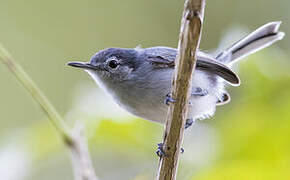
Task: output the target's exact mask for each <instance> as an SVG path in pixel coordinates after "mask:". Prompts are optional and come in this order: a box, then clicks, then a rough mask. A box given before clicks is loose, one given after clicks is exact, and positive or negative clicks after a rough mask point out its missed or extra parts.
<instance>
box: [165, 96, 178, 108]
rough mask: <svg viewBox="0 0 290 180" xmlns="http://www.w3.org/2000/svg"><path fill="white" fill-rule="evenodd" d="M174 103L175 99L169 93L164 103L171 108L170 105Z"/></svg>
mask: <svg viewBox="0 0 290 180" xmlns="http://www.w3.org/2000/svg"><path fill="white" fill-rule="evenodd" d="M174 102H176V100H174V99H173V98H172V97H171V95H170V93H168V94H167V95H166V98H165V100H164V103H165V104H166V105H167V106H169V105H170V104H169V103H174Z"/></svg>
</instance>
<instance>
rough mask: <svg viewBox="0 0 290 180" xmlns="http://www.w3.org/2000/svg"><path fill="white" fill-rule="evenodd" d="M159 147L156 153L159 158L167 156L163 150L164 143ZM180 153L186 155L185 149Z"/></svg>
mask: <svg viewBox="0 0 290 180" xmlns="http://www.w3.org/2000/svg"><path fill="white" fill-rule="evenodd" d="M157 145H158V148H157V151H156V154H157V156H159V157H165V156H167V155H166V153H165V151H164V149H163V148H164V144H163V143H159V144H157ZM180 152H181V154H182V153H184V149H183V148H181V149H180Z"/></svg>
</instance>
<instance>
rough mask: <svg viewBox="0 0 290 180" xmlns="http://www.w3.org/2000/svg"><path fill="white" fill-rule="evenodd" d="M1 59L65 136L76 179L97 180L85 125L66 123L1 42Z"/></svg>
mask: <svg viewBox="0 0 290 180" xmlns="http://www.w3.org/2000/svg"><path fill="white" fill-rule="evenodd" d="M0 61H1V62H3V63H4V64H5V65H6V66H7V67H8V69H9V70H10V71H11V72H12V73H13V74H14V75H15V77H16V78H17V79H18V81H19V82H20V83H21V84H22V85H23V86H24V87H25V88H26V90H27V91H28V92H29V93H30V94H31V96H32V97H33V98H34V100H35V101H36V102H37V103H38V104H39V105H40V107H41V108H42V110H43V111H44V112H45V113H46V115H47V116H48V118H49V119H50V122H51V123H52V124H53V126H54V127H55V128H56V130H57V131H58V132H59V133H60V135H61V137H62V138H63V142H64V144H65V145H66V146H67V147H68V148H69V149H70V150H71V158H72V162H73V168H74V174H75V179H76V180H97V177H96V175H95V172H94V168H93V166H92V161H91V158H90V154H89V151H88V147H87V142H86V139H85V137H84V134H83V132H82V130H83V127H81V126H76V128H75V129H77V131H73V130H71V129H70V128H68V126H67V125H66V124H65V121H64V120H63V118H62V117H61V115H60V114H59V113H58V112H57V110H56V109H55V108H54V106H53V105H52V104H51V103H50V102H49V100H48V99H47V98H46V97H45V95H44V94H43V93H42V91H41V90H40V89H39V88H38V87H37V85H36V84H35V83H34V82H33V81H32V79H31V78H30V77H29V76H28V74H27V73H26V72H25V71H24V70H23V69H22V67H21V66H20V65H19V64H18V63H17V62H16V61H15V60H14V59H13V58H12V56H11V55H10V53H9V52H8V51H7V50H6V49H5V48H4V47H3V46H2V45H1V44H0Z"/></svg>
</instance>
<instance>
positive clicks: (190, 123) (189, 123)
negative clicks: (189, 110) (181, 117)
mask: <svg viewBox="0 0 290 180" xmlns="http://www.w3.org/2000/svg"><path fill="white" fill-rule="evenodd" d="M193 124H194V119H193V118H190V119H186V123H185V129H187V128H189V127H190V126H192V125H193Z"/></svg>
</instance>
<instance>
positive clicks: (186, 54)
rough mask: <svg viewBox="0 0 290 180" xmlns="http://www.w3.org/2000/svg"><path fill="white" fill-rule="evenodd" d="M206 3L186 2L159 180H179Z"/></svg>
mask: <svg viewBox="0 0 290 180" xmlns="http://www.w3.org/2000/svg"><path fill="white" fill-rule="evenodd" d="M204 7H205V0H186V1H185V4H184V10H183V17H182V22H181V28H180V34H179V43H178V56H177V59H176V66H175V71H174V77H173V87H172V93H171V94H172V98H173V99H175V100H176V102H175V103H173V104H172V105H170V107H169V111H168V114H167V121H166V127H165V132H164V141H163V151H164V152H165V155H164V156H161V158H160V161H159V171H158V172H159V174H158V176H157V179H158V180H175V179H176V173H177V167H178V160H179V155H180V151H181V144H182V141H183V136H184V126H185V122H186V117H187V105H188V104H189V97H190V88H191V81H192V75H193V72H194V69H195V64H196V51H197V49H198V47H199V42H200V37H201V29H202V22H203V16H204Z"/></svg>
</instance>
